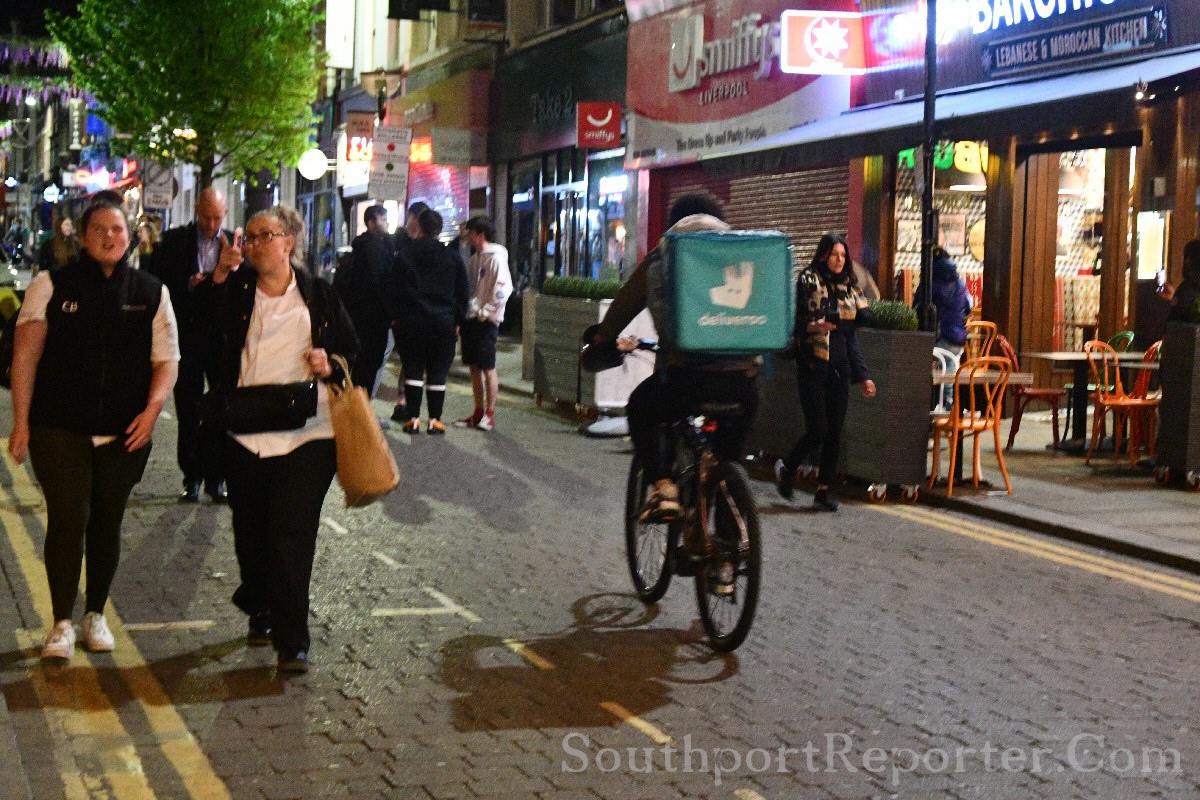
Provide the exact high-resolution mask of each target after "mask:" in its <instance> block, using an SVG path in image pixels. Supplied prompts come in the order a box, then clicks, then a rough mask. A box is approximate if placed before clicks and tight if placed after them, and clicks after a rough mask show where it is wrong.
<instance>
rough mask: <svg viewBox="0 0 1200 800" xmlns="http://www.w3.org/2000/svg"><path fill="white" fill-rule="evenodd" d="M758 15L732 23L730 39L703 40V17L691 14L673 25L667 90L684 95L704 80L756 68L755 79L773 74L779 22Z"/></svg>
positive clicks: (777, 45) (726, 37)
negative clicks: (772, 64)
mask: <svg viewBox="0 0 1200 800" xmlns="http://www.w3.org/2000/svg"><path fill="white" fill-rule="evenodd" d="M762 19H763V15H762V14H759V13H757V12H756V13H753V14H746V15H745V16H742V17H739V18H738V19H735V20H734V21H733V22H732V23H731V28H732V29H733V30H732V33H730V35H729V36H725V37H722V38H720V39H713V40H712V41H707V42H706V41H705V40H704V15H703V14H689V15H688V16H686V17H684V18H682V19H677V20H674V21H673V22H672V23H671V58H670V65H671V67H670V72H669V74H668V76H667V90H668V91H671V92H685V91H687V90H688V89H695V88H696V87H697V86H699V85H700V81H701V79H702V78H707V77H709V76H710V75H721V74H723V73H726V72H733V71H734V70H740V69H745V68H746V67H750V66H753V67H754V68H755V69H754V77H755V78H766V77H768V76H770V74H771V62H772V61H773V60H774V58H775V56H776V55H777V54H778V52H779V27H780V24H779V23H778V22H766V23H764V22H763V21H762Z"/></svg>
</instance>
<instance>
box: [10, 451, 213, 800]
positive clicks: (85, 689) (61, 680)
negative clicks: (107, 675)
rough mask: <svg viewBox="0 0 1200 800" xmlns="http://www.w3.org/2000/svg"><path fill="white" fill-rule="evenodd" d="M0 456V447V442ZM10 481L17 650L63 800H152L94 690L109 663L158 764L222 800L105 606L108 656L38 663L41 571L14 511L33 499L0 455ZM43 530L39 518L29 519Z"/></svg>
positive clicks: (110, 710)
mask: <svg viewBox="0 0 1200 800" xmlns="http://www.w3.org/2000/svg"><path fill="white" fill-rule="evenodd" d="M0 447H3V448H4V450H7V449H8V441H7V440H6V439H0ZM4 459H5V467H6V469H7V471H8V473H9V474H10V475H11V476H12V479H13V483H12V488H11V489H10V488H8V487H4V488H3V489H2V490H0V497H3V500H4V502H3V504H0V526H2V527H3V530H4V532H5V535H6V536H7V538H8V541H9V544H10V546H11V547H12V549H13V552H14V554H15V555H16V560H17V565H18V566H19V568H20V570H21V575H22V577H23V579H24V583H25V587H26V590H27V591H28V593H29V597H30V600H31V601H32V605H33V609H34V612H35V613H36V615H37V618H36V623H37V629H35V630H27V631H17V638H18V642H19V645H20V646H21V647H22V648H24V649H25V650H26V651H27V655H28V656H29V658H28V659H27V662H26V663H27V666H28V672H29V680H30V684H31V685H32V687H33V690H34V692H35V693H36V695H37V697H38V701H39V703H40V705H41V707H42V712H43V714H44V715H45V717H46V722H47V726H48V727H49V730H50V734H51V737H52V738H53V740H54V742H53V745H54V753H53V757H54V763H55V765H56V768H57V770H58V772H59V775H60V777H61V778H62V782H63V790H64V792H63V793H64V797H66V798H68V800H90V798H93V797H105V798H121V799H122V800H123V799H124V798H137V799H138V800H152V799H153V798H155V797H156V795H155V793H154V790H153V789H152V788H151V787H150V785H149V781H148V779H147V777H146V772H145V769H144V767H143V765H142V760H141V757H140V756H139V754H138V744H137V743H136V742H135V741H134V740H133V738H132V737H131V736H130V735H129V733H128V731H127V730H126V729H125V726H124V724H123V723H122V721H121V713H120V711H119V710H118V709H117V708H115V707H114V706H113V704H112V701H111V699H110V698H109V697H108V695H107V694H106V693H105V691H104V689H103V687H102V686H101V685H100V682H99V680H98V676H97V673H96V669H95V663H96V661H97V660H100V659H107V658H111V660H112V664H113V665H114V666H115V667H116V673H117V674H118V675H119V676H120V678H121V680H122V681H123V682H124V684H125V686H126V687H127V689H128V692H129V696H130V698H132V700H133V701H134V702H135V703H136V705H137V708H138V710H139V711H140V712H141V714H142V716H143V717H144V719H145V721H146V724H147V728H148V729H149V730H150V732H151V734H152V738H153V740H154V742H155V744H156V745H157V747H158V749H159V750H160V751H161V753H162V755H163V757H165V758H166V760H167V762H168V763H170V764H171V766H172V767H173V768H174V769H175V771H176V772H177V773H178V775H179V778H180V781H181V782H182V784H183V786H184V788H185V789H186V791H187V793H188V796H189V797H192V798H196V799H197V800H228V798H229V797H230V795H229V790H228V789H227V788H226V786H225V784H224V782H223V781H222V780H221V779H220V778H219V777H218V776H217V774H216V773H215V772H214V771H213V768H212V764H211V763H210V762H209V760H208V756H207V755H205V753H204V751H203V750H202V749H201V747H200V745H199V743H198V742H197V741H196V739H195V737H193V736H192V734H191V732H190V731H189V730H188V728H187V725H186V724H185V723H184V721H183V718H182V717H180V716H179V712H178V711H177V710H176V708H175V706H174V704H173V703H172V702H171V698H170V697H169V696H168V695H167V693H166V691H165V690H164V689H163V687H162V684H161V683H159V681H158V679H157V678H156V677H155V676H154V673H153V672H151V670H150V668H149V666H148V665H147V663H146V660H145V658H143V656H142V654H141V652H140V651H139V650H138V648H137V645H136V644H135V643H134V641H133V640H132V639H131V638H130V636H129V634H128V632H127V631H126V630H125V627H124V625H123V624H122V623H121V618H120V616H119V615H118V614H117V611H116V609H115V608H114V607H113V605H112V603H111V602H110V603H109V606H108V608H107V609H106V616H107V617H108V619H109V623H110V625H111V627H112V631H113V635H114V636H115V638H116V649H115V650H114V651H113V653H112V654H111V656H101V657H94V656H90V655H88V654H87V653H85V652H84V650H83V648H82V647H80V648H77V649H76V654H75V659H74V660H73V663H71V664H70V665H68V666H66V667H56V666H51V665H44V664H42V663H41V661H40V659H39V658H38V653H39V650H40V648H41V637H42V635H43V634H44V633H45V631H47V630H48V629H49V628H50V626H51V624H52V623H53V620H52V619H51V616H52V614H51V611H50V590H49V587H48V586H47V582H46V570H45V566H44V565H43V563H42V560H41V559H40V558H39V557H38V553H37V548H36V545H35V544H34V540H33V536H32V535H31V534H30V532H29V528H28V527H27V525H26V519H25V517H24V516H23V515H22V514H21V513H18V511H17V510H16V509H22V508H29V507H30V506H37V504H39V503H40V501H41V493H40V492H39V491H38V489H37V487H35V486H34V485H33V483H32V481H30V479H29V474H28V473H27V472H26V470H25V469H24V468H23V467H21V466H19V465H17V464H16V463H14V462H13V461H12V459H11V458H9V457H8V456H7V454H6V455H5V456H4ZM36 515H37V516H38V517H40V518H41V520H42V523H43V525H44V524H45V512H44V511H38V512H37V514H36Z"/></svg>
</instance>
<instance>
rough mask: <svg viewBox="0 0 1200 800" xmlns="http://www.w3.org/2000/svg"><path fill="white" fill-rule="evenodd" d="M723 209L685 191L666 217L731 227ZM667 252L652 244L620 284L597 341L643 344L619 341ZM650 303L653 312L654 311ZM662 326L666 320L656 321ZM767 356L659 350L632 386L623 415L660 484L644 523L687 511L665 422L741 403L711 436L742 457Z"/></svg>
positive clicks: (680, 223)
mask: <svg viewBox="0 0 1200 800" xmlns="http://www.w3.org/2000/svg"><path fill="white" fill-rule="evenodd" d="M724 218H725V210H724V208H722V206H721V203H720V201H719V200H717V199H716V198H715V197H713V196H712V195H709V194H700V193H697V194H686V195H683V196H682V197H680V198H679V199H678V200H676V201H675V203H674V204H673V205H672V206H671V209H670V212H669V213H668V215H667V223H668V225H669V228H670V231H673V232H676V233H685V232H691V231H728V230H730V229H731V228H730V226H729V225H728V224H726V223H725V221H724ZM661 258H663V248H662V246H661V244H660V246H659V247H656V248H654V250H652V251H651V252H650V253H649V254H647V256H646V258H644V259H642V261H641V263H639V264H638V265H637V268H636V269H634V271H633V273H632V274H631V275H630V276H629V278H628V279H627V280H626V281H625V283H624V285H622V286H621V289H620V291H619V292H618V293H617V296H616V298H615V299H614V300H613V302H612V305H611V306H610V307H609V309H608V313H607V314H605V316H604V319H603V321H602V322H601V323H600V326H599V329H598V332H597V333H596V335H595V337H594V338H593V342H597V343H609V344H611V343H613V342H615V343H616V345H617V347H618V348H620V349H621V350H622V351H623V352H628V351H630V350H632V349H634V348H635V347H636V346H637V342H636V341H635V340H632V339H621V340H618V337H620V335H621V331H623V330H624V329H625V328H626V326H628V325H629V323H631V322H632V321H633V318H634V317H636V316H637V315H638V314H639V313H641V311H642V309H644V308H646V300H647V283H646V275H647V272H648V271H649V269H650V265H651V264H652V262H653V261H654V260H655V259H661ZM654 312H655V309H654V307H653V306H652V307H651V309H650V313H651V314H652V315H654ZM654 323H655V326H656V327H657V328H658V329H659V330H663V329H664V328H663V326H664V321H663V320H659V319H655V320H654ZM761 365H762V359H761V358H758V357H756V356H721V357H714V356H699V355H695V354H684V353H681V352H678V351H672V350H662V351H660V352H659V356H658V360H657V365H656V368H655V374H654V375H651V376H650V377H649V378H647V379H646V380H644V381H642V383H641V384H640V385H639V386H638V387H637V388H636V389H634V390H633V394H631V395H630V397H629V403H628V405H626V407H625V413H626V416H627V418H628V420H629V433H630V437H631V438H632V439H633V448H634V450H635V451H636V453H637V457H638V459H639V460H640V461H641V463H642V466H643V469H644V470H645V474H646V479H647V480H648V481H653V483H654V489H653V491H652V492H651V494H650V497H648V498H647V500H646V504H645V506H644V507H643V508H642V513H641V515H640V519H641V520H642V521H643V522H668V521H670V520H673V519H678V518H679V516H680V515H681V514H682V513H683V508H682V506H681V505H680V502H679V488H678V487H677V486H676V485H675V482H674V481H673V480H671V477H670V476H671V464H670V463H667V459H666V456H665V455H664V453H663V450H664V448H663V442H662V438H663V437H662V426H663V425H665V424H667V423H671V422H678V421H680V420H683V419H686V418H687V417H689V416H692V415H694V414H696V413H697V412H698V410H699V407H700V405H701V404H703V403H722V404H732V403H737V404H738V405H740V406H741V408H742V413H741V414H740V415H739V416H736V417H732V418H729V419H724V420H722V423H721V427H720V428H719V429H718V430H717V433H716V437H715V440H714V442H713V451H714V453H715V454H716V456H717V458H719V459H721V460H736V459H737V458H739V457H740V456H741V454H742V448H743V447H744V445H745V442H746V438H747V436H748V435H749V433H750V427H751V425H753V423H754V418H755V416H756V414H757V412H758V373H759V370H760V368H761Z"/></svg>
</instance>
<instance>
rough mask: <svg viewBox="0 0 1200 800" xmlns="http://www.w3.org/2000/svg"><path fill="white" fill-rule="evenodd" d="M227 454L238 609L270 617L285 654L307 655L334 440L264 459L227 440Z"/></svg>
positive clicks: (275, 640)
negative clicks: (310, 597) (313, 581)
mask: <svg viewBox="0 0 1200 800" xmlns="http://www.w3.org/2000/svg"><path fill="white" fill-rule="evenodd" d="M225 456H226V459H225V465H226V476H227V478H228V481H229V507H230V509H231V510H232V512H233V547H234V551H235V552H236V553H237V560H238V568H239V570H240V571H241V580H242V583H241V585H240V586H238V588H237V591H235V592H234V593H233V603H234V605H236V606H237V607H238V608H240V609H241V610H242V611H245V612H246V613H247V614H260V613H262V612H264V611H270V612H271V638H272V641H273V643H274V645H275V649H276V650H278V651H279V652H280V653H282V654H284V655H286V656H291V655H294V654H295V653H297V652H299V651H300V650H308V648H309V644H310V641H309V635H308V587H309V582H310V581H311V579H312V567H313V557H314V556H315V554H316V550H317V526H318V525H320V523H321V505H322V504H323V503H324V502H325V494H326V493H327V492H328V491H329V484H330V482H332V481H333V475H334V472H335V470H336V454H335V450H334V445H333V440H332V439H318V440H316V441H313V442H309V443H308V444H305V445H302V446H301V447H298V448H296V449H295V450H293V451H292V452H290V453H288V454H287V455H282V456H276V457H274V458H259V457H258V456H256V455H255V454H254V453H251V452H250V451H249V450H247V449H246V448H244V447H242V446H241V445H240V444H238V443H237V441H236V440H234V439H233V438H230V439H228V442H227V449H226V453H225Z"/></svg>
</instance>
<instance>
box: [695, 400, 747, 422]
mask: <svg viewBox="0 0 1200 800" xmlns="http://www.w3.org/2000/svg"><path fill="white" fill-rule="evenodd" d="M699 411H700V414H701V415H703V416H705V417H709V418H711V419H720V418H722V417H724V418H729V417H740V416H741V415H742V413H743V412H744V411H745V409H744V408H742V404H741V403H701V404H700V409H699Z"/></svg>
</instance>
